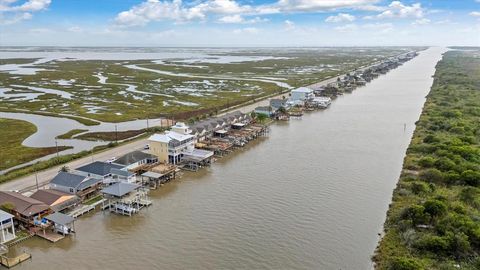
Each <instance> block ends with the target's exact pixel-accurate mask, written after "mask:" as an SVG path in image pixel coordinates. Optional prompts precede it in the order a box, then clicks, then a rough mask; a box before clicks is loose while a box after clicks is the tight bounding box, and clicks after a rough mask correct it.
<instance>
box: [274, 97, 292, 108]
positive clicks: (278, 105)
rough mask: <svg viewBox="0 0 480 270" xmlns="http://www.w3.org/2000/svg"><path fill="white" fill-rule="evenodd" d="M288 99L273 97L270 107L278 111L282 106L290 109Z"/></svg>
mask: <svg viewBox="0 0 480 270" xmlns="http://www.w3.org/2000/svg"><path fill="white" fill-rule="evenodd" d="M287 101H288V100H287V99H278V98H272V99H270V107H272V109H273V110H274V111H278V110H279V109H280V108H284V109H286V110H288V109H289V108H290V104H289V103H288V102H287Z"/></svg>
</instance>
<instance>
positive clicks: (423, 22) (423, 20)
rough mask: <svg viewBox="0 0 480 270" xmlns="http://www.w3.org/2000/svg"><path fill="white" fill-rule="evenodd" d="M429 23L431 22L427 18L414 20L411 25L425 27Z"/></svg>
mask: <svg viewBox="0 0 480 270" xmlns="http://www.w3.org/2000/svg"><path fill="white" fill-rule="evenodd" d="M430 22H431V20H429V19H427V18H421V19H417V20H415V21H414V22H413V23H412V24H413V25H426V24H429V23H430Z"/></svg>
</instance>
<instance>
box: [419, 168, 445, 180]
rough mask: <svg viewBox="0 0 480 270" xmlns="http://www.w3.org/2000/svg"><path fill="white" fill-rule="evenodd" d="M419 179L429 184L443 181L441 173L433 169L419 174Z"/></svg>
mask: <svg viewBox="0 0 480 270" xmlns="http://www.w3.org/2000/svg"><path fill="white" fill-rule="evenodd" d="M419 177H420V179H422V180H424V181H426V182H431V183H440V182H442V181H443V174H442V172H441V171H439V170H438V169H434V168H432V169H428V170H425V171H422V172H420V174H419Z"/></svg>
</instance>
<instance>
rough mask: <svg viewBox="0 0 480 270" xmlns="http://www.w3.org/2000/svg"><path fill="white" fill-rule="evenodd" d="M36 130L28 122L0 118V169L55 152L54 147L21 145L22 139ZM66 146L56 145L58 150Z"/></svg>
mask: <svg viewBox="0 0 480 270" xmlns="http://www.w3.org/2000/svg"><path fill="white" fill-rule="evenodd" d="M36 131H37V127H36V126H35V125H34V124H32V123H29V122H26V121H21V120H13V119H5V118H0V138H2V143H1V144H0V170H3V169H6V168H10V167H13V166H16V165H18V164H22V163H25V162H29V161H31V160H34V159H37V158H40V157H43V156H46V155H50V154H53V153H56V151H57V148H56V147H42V148H33V147H26V146H23V145H22V142H23V140H25V139H26V138H28V137H29V136H30V135H32V134H34V133H35V132H36ZM65 149H68V147H63V146H62V147H60V146H59V147H58V150H59V151H62V150H65Z"/></svg>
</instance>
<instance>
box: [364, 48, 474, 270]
mask: <svg viewBox="0 0 480 270" xmlns="http://www.w3.org/2000/svg"><path fill="white" fill-rule="evenodd" d="M479 142H480V51H469V52H466V51H464V52H463V51H450V52H448V53H446V54H445V56H444V58H443V60H442V61H441V62H439V64H438V65H437V71H436V73H435V80H434V83H433V86H432V89H431V91H430V94H429V95H428V97H427V101H426V104H425V107H424V110H423V113H422V115H421V117H420V120H419V121H418V122H417V127H416V130H415V133H414V136H413V139H412V142H411V144H410V146H409V148H408V151H407V156H406V157H405V160H404V165H403V166H404V168H403V172H402V175H401V177H400V179H399V182H398V185H397V188H396V189H395V191H394V193H393V202H392V204H391V205H390V209H389V211H388V213H387V220H386V223H385V236H384V237H383V239H382V240H381V242H380V244H379V247H378V248H377V251H376V254H375V256H374V258H373V259H374V261H375V262H376V263H377V269H480V257H479V254H480V145H479Z"/></svg>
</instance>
